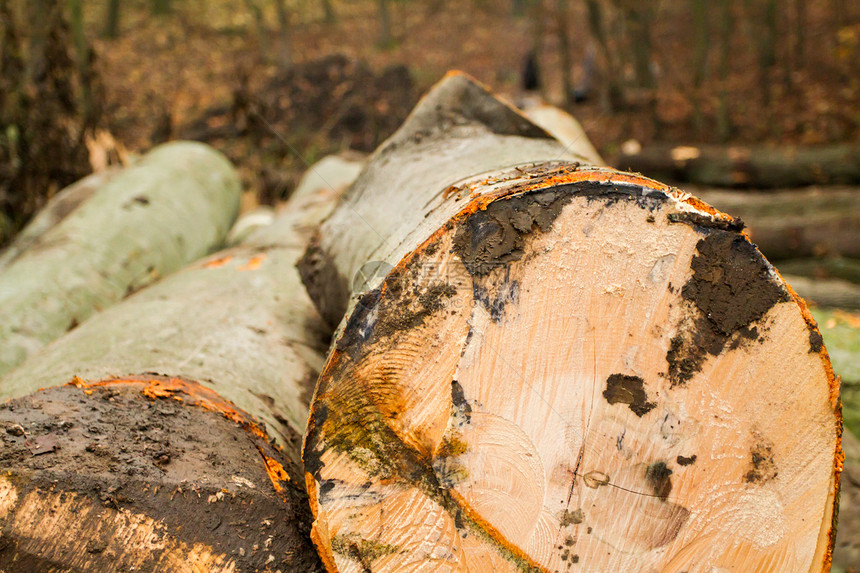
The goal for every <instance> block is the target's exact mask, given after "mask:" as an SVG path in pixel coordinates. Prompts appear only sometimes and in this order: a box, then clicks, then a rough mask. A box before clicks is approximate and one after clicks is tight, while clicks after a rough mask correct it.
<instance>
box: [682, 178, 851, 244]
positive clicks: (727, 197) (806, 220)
mask: <svg viewBox="0 0 860 573" xmlns="http://www.w3.org/2000/svg"><path fill="white" fill-rule="evenodd" d="M693 192H694V193H695V195H696V196H697V197H699V198H700V199H702V200H703V201H707V202H708V203H710V204H712V205H714V206H715V207H716V208H718V209H721V210H723V211H725V212H726V213H731V214H732V215H734V216H736V217H740V218H741V219H743V221H744V222H745V223H746V224H747V226H748V227H749V233H750V238H751V239H752V241H753V242H754V243H755V244H756V245H758V247H759V248H760V249H761V251H762V252H763V253H764V254H765V255H766V256H767V257H768V258H769V259H771V260H782V259H794V258H800V257H824V256H828V257H836V256H843V257H853V258H860V193H858V192H857V190H856V189H852V188H847V189H846V188H835V189H826V188H825V189H823V188H810V189H805V190H800V191H781V192H776V193H749V192H737V191H735V192H732V191H717V190H713V189H701V190H698V189H697V190H693Z"/></svg>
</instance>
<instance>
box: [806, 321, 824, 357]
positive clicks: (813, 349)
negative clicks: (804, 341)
mask: <svg viewBox="0 0 860 573" xmlns="http://www.w3.org/2000/svg"><path fill="white" fill-rule="evenodd" d="M822 348H824V339H823V338H822V337H821V333H820V332H818V329H816V328H813V327H810V328H809V353H810V354H813V353H816V354H817V353H819V352H821V349H822Z"/></svg>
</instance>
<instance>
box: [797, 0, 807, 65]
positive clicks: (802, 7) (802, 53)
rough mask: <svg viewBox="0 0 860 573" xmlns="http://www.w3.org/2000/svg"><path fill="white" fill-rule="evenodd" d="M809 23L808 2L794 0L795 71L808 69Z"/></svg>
mask: <svg viewBox="0 0 860 573" xmlns="http://www.w3.org/2000/svg"><path fill="white" fill-rule="evenodd" d="M808 25H809V22H808V21H807V11H806V2H805V1H804V0H794V69H795V70H802V69H804V68H805V67H806V27H807V26H808Z"/></svg>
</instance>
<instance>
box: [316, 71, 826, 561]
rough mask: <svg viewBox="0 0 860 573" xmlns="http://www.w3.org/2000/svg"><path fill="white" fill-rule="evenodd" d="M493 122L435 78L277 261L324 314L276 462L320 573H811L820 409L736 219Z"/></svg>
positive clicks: (821, 476) (805, 333)
mask: <svg viewBox="0 0 860 573" xmlns="http://www.w3.org/2000/svg"><path fill="white" fill-rule="evenodd" d="M514 116H517V117H522V116H518V114H517V112H516V111H515V110H512V109H510V108H508V107H507V106H505V105H504V104H502V103H501V102H499V101H497V100H495V99H494V98H493V97H492V96H491V95H489V94H488V93H486V92H484V91H483V90H482V89H481V88H479V87H478V86H476V85H475V84H473V83H472V82H471V81H470V80H469V79H468V78H466V77H465V76H462V75H451V76H449V77H447V78H446V79H445V80H443V82H442V83H440V84H439V85H438V86H437V87H435V88H434V89H433V90H432V91H431V92H430V93H429V94H428V95H427V96H425V98H424V99H423V100H422V103H421V104H419V106H418V108H417V109H416V110H415V111H414V112H413V114H412V116H410V119H409V120H407V122H406V124H405V125H404V126H403V128H401V131H399V132H398V133H397V134H395V135H394V136H393V137H392V138H391V139H390V140H389V141H388V142H387V143H386V144H384V145H383V147H382V148H381V149H380V150H378V151H377V152H376V153H375V154H374V155H373V156H372V157H371V160H370V162H369V164H368V166H367V168H366V169H365V171H364V172H363V173H362V175H360V176H359V178H358V179H357V181H356V183H355V184H354V185H353V187H352V189H351V190H350V191H349V192H348V193H347V194H346V196H345V197H344V199H343V200H342V203H341V205H340V206H339V207H338V208H337V209H336V210H335V211H334V212H333V214H332V215H331V216H330V217H329V219H328V221H326V222H325V223H324V224H323V225H322V227H321V230H320V232H319V234H318V236H317V237H316V239H315V241H314V242H313V243H312V246H311V247H310V249H309V250H308V253H307V254H306V255H305V257H304V259H303V261H302V273H303V277H304V278H305V283H306V284H307V285H308V287H309V289H310V294H311V296H312V297H313V298H314V299H315V301H323V304H322V309H323V311H324V312H327V313H328V314H329V319H330V320H331V319H334V320H337V316H336V314H337V310H338V309H348V310H347V313H346V315H345V317H344V319H343V322H342V323H341V328H340V330H339V332H338V335H337V337H336V339H335V342H334V343H333V347H332V350H331V352H330V355H329V358H328V362H327V364H326V366H325V369H324V370H323V372H322V374H321V376H320V380H319V382H318V385H317V389H316V394H315V397H314V401H313V404H312V409H311V418H310V422H309V426H308V433H307V435H306V438H305V447H304V464H305V470H306V472H307V473H306V480H307V484H308V490H309V493H310V498H311V506H312V509H313V512H314V516H315V523H314V528H313V538H314V541H315V543H316V544H317V547H318V549H319V550H320V553H321V555H322V556H323V560H324V562H325V564H326V566H327V568H328V569H329V570H330V571H339V572H342V573H352V572H364V571H373V572H374V573H376V572H380V573H382V572H395V571H397V572H402V571H463V572H465V571H470V572H473V573H474V572H478V571H547V572H553V571H593V572H598V571H666V572H672V573H681V572H684V571H686V572H690V573H692V572H705V571H707V572H711V571H719V570H733V571H824V570H827V569H828V567H829V563H830V559H831V551H832V542H833V535H834V530H833V527H834V507H835V500H836V490H837V483H838V478H839V471H840V468H841V450H840V431H841V420H840V415H839V400H838V384H837V381H836V380H835V378H834V375H833V372H832V369H831V368H830V364H829V361H828V357H827V354H826V351H825V350H824V348H823V345H822V340H821V336H820V334H819V332H818V330H817V328H816V326H815V323H814V321H813V320H812V318H811V316H810V314H809V312H808V311H807V310H806V308H805V306H804V304H803V302H802V301H801V300H800V299H799V298H798V297H797V296H796V295H794V293H793V291H792V290H791V289H790V287H788V286H787V285H786V284H785V283H784V281H783V280H782V279H781V278H780V277H779V275H778V273H777V272H776V271H775V270H774V269H773V267H772V266H771V265H770V264H769V263H768V262H767V261H766V260H765V259H764V257H762V255H761V254H760V253H759V252H758V250H757V249H756V248H755V246H754V245H752V244H751V243H750V242H749V241H748V239H747V238H746V236H745V235H744V234H743V232H742V224H741V223H740V222H739V221H737V220H735V219H733V218H732V217H730V216H727V215H724V214H722V213H719V212H717V211H715V210H714V209H712V208H710V207H709V206H707V205H705V204H704V203H702V202H701V201H698V200H697V199H695V198H693V197H690V196H689V195H687V194H685V193H683V192H681V191H678V190H676V189H673V188H670V187H666V186H664V185H661V184H659V183H656V182H654V181H652V180H649V179H646V178H644V177H640V176H637V175H632V174H625V173H620V172H617V171H614V170H611V169H607V168H602V167H590V166H586V165H582V164H581V163H579V162H576V161H571V160H569V159H568V157H569V153H568V152H567V150H565V149H564V148H563V147H561V146H560V145H558V144H555V143H553V142H552V140H550V139H548V138H546V137H545V135H542V134H541V132H538V131H536V130H535V128H534V127H533V126H531V127H530V126H528V125H526V124H522V123H519V120H517V119H516V117H514ZM428 118H436V119H437V120H440V121H441V126H437V127H435V128H434V127H432V126H431V125H430V124H431V123H432V122H430V121H429V119H428ZM433 125H435V124H433ZM473 137H474V140H475V146H474V152H473V151H472V150H473V147H472V146H471V143H472V139H471V138H473ZM573 151H574V152H575V151H576V150H575V149H574V150H573ZM440 157H442V158H443V159H442V160H440V159H439V158H440ZM452 158H453V159H452ZM425 161H426V163H425ZM439 161H442V163H444V161H450V162H451V164H452V166H453V167H452V169H451V170H450V171H449V172H444V173H443V172H440V170H442V169H443V165H441V164H437V162H439ZM504 161H507V162H508V164H507V165H499V163H500V162H504ZM428 165H429V166H430V167H428ZM445 173H447V174H448V175H449V177H450V180H447V181H446V180H445ZM409 206H411V207H409ZM400 208H402V210H398V209H400ZM349 220H352V221H353V222H355V224H354V225H352V226H347V225H346V224H345V221H349ZM416 221H418V223H417V224H416ZM374 261H376V262H377V263H379V264H382V263H384V264H382V268H391V269H392V270H391V272H389V273H388V274H387V275H385V276H384V277H381V278H379V279H378V280H375V281H374V280H371V281H353V283H354V284H356V285H361V288H362V289H363V292H356V293H350V291H349V284H350V283H349V281H348V280H347V278H346V277H351V276H352V274H353V273H355V272H356V270H357V269H360V268H361V267H362V265H364V264H367V263H370V262H374ZM385 265H390V266H389V267H386V266H385ZM337 296H339V297H340V298H333V297H337Z"/></svg>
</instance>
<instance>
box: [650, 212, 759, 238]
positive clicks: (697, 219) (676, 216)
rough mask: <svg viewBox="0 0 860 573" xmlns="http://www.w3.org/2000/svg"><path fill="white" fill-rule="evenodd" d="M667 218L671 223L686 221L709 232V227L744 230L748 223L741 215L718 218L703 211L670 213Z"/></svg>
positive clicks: (701, 230)
mask: <svg viewBox="0 0 860 573" xmlns="http://www.w3.org/2000/svg"><path fill="white" fill-rule="evenodd" d="M666 218H667V219H668V221H669V222H670V223H686V224H687V225H690V226H691V227H693V228H694V229H696V230H697V231H699V232H700V233H702V232H707V230H708V229H717V230H720V231H734V232H740V231H743V229H744V227H745V226H746V224H745V223H744V222H743V220H742V219H740V218H739V217H732V218H731V219H717V218H714V217H711V216H710V215H704V214H702V213H690V212H682V213H669V214H668V215H667V216H666Z"/></svg>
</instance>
